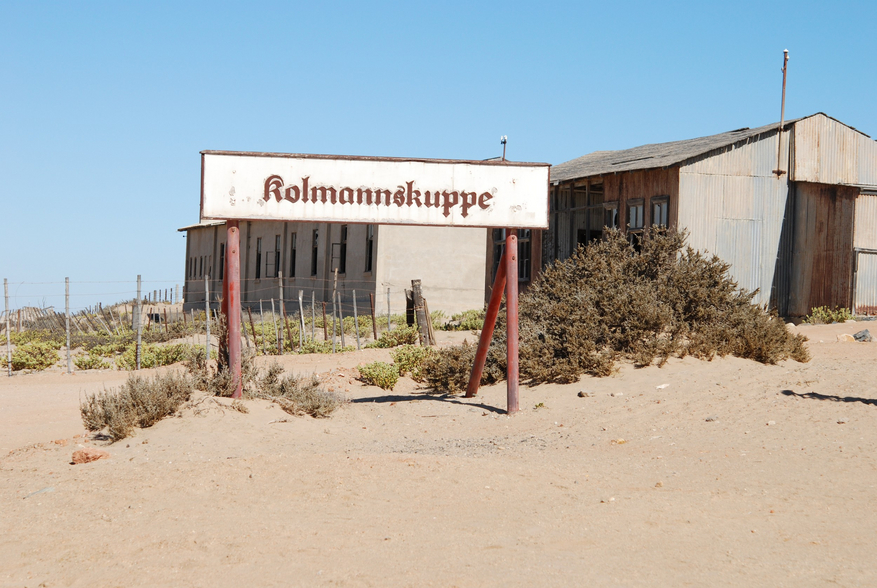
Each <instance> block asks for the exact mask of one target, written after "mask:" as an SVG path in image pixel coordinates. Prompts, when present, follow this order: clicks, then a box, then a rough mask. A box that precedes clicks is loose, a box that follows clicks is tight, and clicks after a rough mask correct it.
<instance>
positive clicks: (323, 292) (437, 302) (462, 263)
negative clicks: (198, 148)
mask: <svg viewBox="0 0 877 588" xmlns="http://www.w3.org/2000/svg"><path fill="white" fill-rule="evenodd" d="M240 229H241V260H240V263H241V302H242V304H243V305H244V306H245V307H250V308H253V309H258V308H259V304H260V301H261V303H262V306H263V308H265V310H266V311H267V310H269V309H270V304H271V300H272V299H273V300H274V303H275V305H277V304H279V300H280V292H281V286H282V290H283V299H284V301H285V304H286V310H287V311H289V312H295V311H297V310H298V295H299V291H301V292H302V297H303V303H304V305H305V306H306V307H309V306H310V304H311V301H312V300H313V301H314V302H316V303H317V305H318V306H319V305H320V304H321V303H322V302H326V303H328V304H329V305H330V306H331V301H332V292H333V288H335V287H336V286H335V270H336V269H337V270H338V274H337V276H338V277H337V291H338V292H339V293H340V294H341V300H342V304H343V305H344V309H345V310H344V312H345V314H347V315H349V314H350V312H352V304H353V294H354V291H355V293H356V303H357V307H358V312H360V313H368V312H369V305H370V297H369V295H370V294H371V295H372V296H374V302H375V312H376V313H378V314H385V313H386V311H387V307H388V305H389V308H390V310H391V312H393V313H394V314H402V313H404V312H405V303H406V299H405V289H410V288H411V280H413V279H419V280H421V281H422V285H423V295H424V297H425V298H426V299H427V300H428V303H429V307H430V310H431V311H435V310H442V311H444V312H445V313H446V314H448V315H450V314H452V313H456V312H461V311H463V310H470V309H473V308H481V307H482V306H483V304H484V295H485V294H484V275H485V272H486V261H485V257H484V241H485V234H486V232H487V230H486V229H483V228H470V227H466V228H461V227H420V226H404V225H364V224H339V223H304V222H281V221H241V223H240ZM179 231H181V232H184V233H185V234H186V280H185V288H184V303H185V307H186V308H203V305H204V300H205V296H206V293H205V276H206V277H207V287H208V288H209V292H210V299H211V304H212V305H215V304H216V302H217V300H218V298H219V296H220V293H221V291H222V278H223V277H224V276H223V264H224V262H225V243H226V228H225V223H224V222H204V223H200V224H196V225H190V226H187V227H183V228H181V229H179ZM388 289H389V301H388V298H387V291H388ZM266 305H267V306H266Z"/></svg>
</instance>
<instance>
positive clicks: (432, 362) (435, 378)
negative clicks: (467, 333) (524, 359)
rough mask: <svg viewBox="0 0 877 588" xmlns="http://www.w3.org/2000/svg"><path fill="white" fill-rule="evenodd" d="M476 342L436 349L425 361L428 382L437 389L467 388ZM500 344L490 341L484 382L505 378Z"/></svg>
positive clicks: (482, 380) (439, 390)
mask: <svg viewBox="0 0 877 588" xmlns="http://www.w3.org/2000/svg"><path fill="white" fill-rule="evenodd" d="M477 349H478V346H477V345H472V344H470V343H468V342H465V341H464V342H463V344H462V345H455V346H453V347H442V348H439V349H436V350H434V351H433V352H432V353H430V354H429V356H428V357H427V358H426V359H425V360H424V361H423V366H422V368H421V374H422V377H423V380H424V381H425V382H426V383H427V385H428V386H429V387H430V388H431V389H432V390H434V391H436V392H450V393H451V394H456V393H458V392H462V391H463V390H465V389H466V386H467V385H468V383H469V373H470V372H471V371H472V365H473V364H474V363H475V351H476V350H477ZM501 353H504V351H500V349H499V346H496V345H491V347H490V350H489V351H488V353H487V362H486V364H485V366H484V372H482V374H481V384H494V383H496V382H498V381H500V380H502V379H504V378H505V364H506V362H505V357H500V354H501Z"/></svg>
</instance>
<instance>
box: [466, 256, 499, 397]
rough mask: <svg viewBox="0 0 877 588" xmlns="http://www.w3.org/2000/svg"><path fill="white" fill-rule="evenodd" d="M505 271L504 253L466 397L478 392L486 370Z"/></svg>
mask: <svg viewBox="0 0 877 588" xmlns="http://www.w3.org/2000/svg"><path fill="white" fill-rule="evenodd" d="M505 273H506V265H505V254H503V256H502V258H501V259H500V260H499V265H498V266H497V268H496V277H495V278H494V279H493V291H491V293H490V302H489V303H488V304H487V312H486V313H485V315H484V326H483V327H481V338H480V339H479V340H478V350H477V351H476V352H475V365H473V366H472V373H471V374H470V375H469V385H468V386H466V398H472V397H473V396H475V395H476V394H478V386H480V385H481V373H482V372H483V371H484V362H485V361H487V351H488V349H490V340H491V339H492V338H493V330H494V328H495V327H496V315H498V314H499V306H500V304H502V293H503V290H504V289H505Z"/></svg>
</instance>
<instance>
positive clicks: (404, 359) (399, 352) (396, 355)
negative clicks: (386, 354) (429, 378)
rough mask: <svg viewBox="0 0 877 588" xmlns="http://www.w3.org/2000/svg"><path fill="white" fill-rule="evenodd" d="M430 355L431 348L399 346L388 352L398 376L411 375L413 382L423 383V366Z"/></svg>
mask: <svg viewBox="0 0 877 588" xmlns="http://www.w3.org/2000/svg"><path fill="white" fill-rule="evenodd" d="M431 354H432V349H431V348H429V347H420V346H419V345H400V346H399V347H396V348H395V349H393V350H392V351H391V352H390V356H392V358H393V363H394V364H396V367H397V368H398V370H399V375H401V376H404V375H405V374H411V379H412V380H414V381H415V382H422V381H423V364H424V362H425V361H426V359H427V358H428V357H429V356H430V355H431Z"/></svg>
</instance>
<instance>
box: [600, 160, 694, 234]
mask: <svg viewBox="0 0 877 588" xmlns="http://www.w3.org/2000/svg"><path fill="white" fill-rule="evenodd" d="M603 186H604V188H603V189H604V196H603V200H604V202H613V201H617V202H618V214H619V223H620V225H621V227H627V223H628V220H629V219H628V218H627V202H628V201H629V200H636V199H638V198H642V199H644V200H645V226H647V227H648V226H649V225H651V224H652V219H651V214H652V211H651V206H650V203H649V201H650V199H651V198H653V197H656V196H669V197H670V210H669V213H668V219H669V222H670V226H671V227H676V223H677V218H678V202H679V168H678V167H671V168H667V169H647V170H641V171H632V172H625V173H621V174H613V175H607V176H604V177H603Z"/></svg>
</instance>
